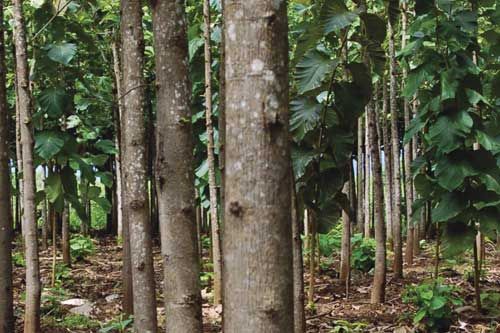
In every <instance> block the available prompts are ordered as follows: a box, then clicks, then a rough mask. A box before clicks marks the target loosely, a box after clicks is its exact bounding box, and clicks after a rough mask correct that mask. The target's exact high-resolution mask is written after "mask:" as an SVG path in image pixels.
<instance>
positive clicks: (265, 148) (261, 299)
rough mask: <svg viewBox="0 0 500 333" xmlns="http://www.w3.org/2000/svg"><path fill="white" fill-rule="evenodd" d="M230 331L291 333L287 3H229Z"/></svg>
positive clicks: (226, 279)
mask: <svg viewBox="0 0 500 333" xmlns="http://www.w3.org/2000/svg"><path fill="white" fill-rule="evenodd" d="M225 6H226V7H225V15H226V31H225V43H226V45H225V52H226V84H227V86H226V121H227V123H226V126H227V135H226V172H225V176H226V188H225V192H226V198H227V200H228V202H227V204H226V207H225V219H224V237H223V244H224V245H223V253H225V254H227V256H224V265H223V279H222V280H223V285H224V290H225V291H226V292H225V293H224V296H223V297H224V302H223V304H224V323H223V326H224V327H223V329H224V331H225V332H241V333H250V332H264V333H273V332H276V333H277V332H292V331H293V326H294V321H293V281H292V280H293V274H292V251H291V249H292V236H291V223H290V222H291V219H290V203H291V199H290V192H291V191H290V181H291V180H290V172H289V168H290V153H289V136H288V135H289V134H288V42H287V40H288V39H287V32H288V27H287V10H286V9H287V8H286V1H281V0H280V1H272V0H256V1H246V2H242V1H236V0H227V1H225Z"/></svg>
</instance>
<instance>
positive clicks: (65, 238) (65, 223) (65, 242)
mask: <svg viewBox="0 0 500 333" xmlns="http://www.w3.org/2000/svg"><path fill="white" fill-rule="evenodd" d="M69 219H70V208H69V204H67V203H65V205H64V211H63V213H62V232H61V233H62V244H61V248H62V255H63V262H64V264H65V265H66V266H68V267H71V252H70V247H69V240H70V238H71V232H70V220H69Z"/></svg>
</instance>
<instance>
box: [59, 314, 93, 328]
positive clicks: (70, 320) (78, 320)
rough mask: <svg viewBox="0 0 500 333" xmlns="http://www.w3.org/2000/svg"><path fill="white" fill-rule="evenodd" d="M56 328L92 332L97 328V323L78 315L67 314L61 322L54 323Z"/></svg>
mask: <svg viewBox="0 0 500 333" xmlns="http://www.w3.org/2000/svg"><path fill="white" fill-rule="evenodd" d="M55 326H56V327H64V328H67V329H70V330H92V329H95V328H98V327H99V326H100V325H99V322H98V321H96V320H93V319H90V318H89V317H87V316H84V315H79V314H68V315H66V316H64V317H63V318H62V320H61V321H57V322H56V325H55Z"/></svg>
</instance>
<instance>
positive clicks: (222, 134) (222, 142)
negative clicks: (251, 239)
mask: <svg viewBox="0 0 500 333" xmlns="http://www.w3.org/2000/svg"><path fill="white" fill-rule="evenodd" d="M224 2H225V0H221V9H222V21H221V42H220V47H219V53H220V64H219V170H220V174H221V177H220V178H221V179H220V188H219V197H220V210H219V225H220V226H221V228H222V227H223V226H224V211H225V205H226V197H225V188H226V185H225V184H226V177H225V176H224V174H225V165H226V160H225V159H226V54H225V45H226V40H225V29H226V24H225V18H224V8H225V4H224ZM221 245H222V242H221Z"/></svg>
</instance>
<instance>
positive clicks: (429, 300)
mask: <svg viewBox="0 0 500 333" xmlns="http://www.w3.org/2000/svg"><path fill="white" fill-rule="evenodd" d="M457 291H458V288H457V287H455V286H451V285H446V284H444V283H443V281H442V280H441V279H438V280H436V281H430V282H424V283H421V284H419V285H412V286H408V287H407V288H406V290H405V292H404V293H403V302H405V303H411V304H413V305H414V306H416V308H417V312H416V313H415V315H414V317H413V323H414V324H415V325H416V326H417V327H418V328H420V329H422V330H423V331H424V332H448V330H449V328H450V326H451V324H452V322H453V307H454V306H460V305H462V304H463V301H462V299H461V298H459V297H458V296H456V294H457Z"/></svg>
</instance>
